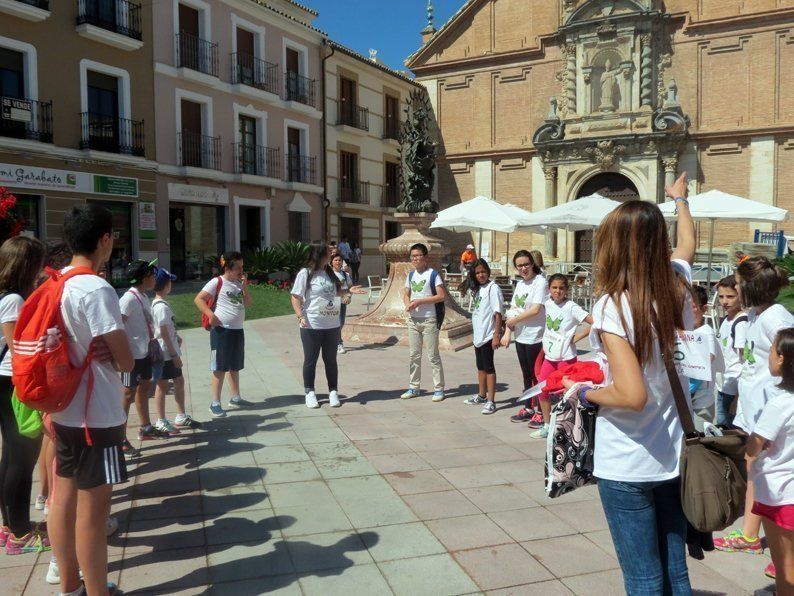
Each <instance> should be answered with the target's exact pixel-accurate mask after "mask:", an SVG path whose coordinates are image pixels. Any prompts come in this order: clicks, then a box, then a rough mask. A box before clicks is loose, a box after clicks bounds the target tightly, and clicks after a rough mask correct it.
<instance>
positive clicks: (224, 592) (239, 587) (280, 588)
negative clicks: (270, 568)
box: [204, 573, 302, 596]
mask: <svg viewBox="0 0 794 596" xmlns="http://www.w3.org/2000/svg"><path fill="white" fill-rule="evenodd" d="M204 594H212V595H213V596H228V595H229V594H234V595H235V596H258V595H259V594H268V596H271V595H274V594H275V595H276V596H301V594H302V592H301V588H300V584H299V583H298V576H297V575H295V574H292V573H290V574H286V575H274V576H272V577H260V578H257V579H248V580H243V581H239V582H224V583H220V584H214V585H211V586H208V589H207V591H206V592H204Z"/></svg>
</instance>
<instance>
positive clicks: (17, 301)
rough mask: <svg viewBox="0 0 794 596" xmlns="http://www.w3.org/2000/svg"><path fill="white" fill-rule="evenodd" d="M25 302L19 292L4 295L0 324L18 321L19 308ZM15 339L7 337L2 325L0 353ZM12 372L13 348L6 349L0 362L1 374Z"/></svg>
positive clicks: (0, 306)
mask: <svg viewBox="0 0 794 596" xmlns="http://www.w3.org/2000/svg"><path fill="white" fill-rule="evenodd" d="M24 302H25V301H24V300H23V299H22V296H20V295H19V294H7V295H6V296H4V297H3V299H2V300H0V324H2V323H14V322H16V320H17V319H18V318H19V310H20V309H21V308H22V305H23V304H24ZM13 341H14V338H13V337H9V338H6V336H5V333H3V329H2V327H0V353H2V351H3V350H5V349H6V345H7V344H8V343H13ZM11 374H12V372H11V350H6V354H5V356H3V362H2V363H0V375H2V376H4V377H10V376H11Z"/></svg>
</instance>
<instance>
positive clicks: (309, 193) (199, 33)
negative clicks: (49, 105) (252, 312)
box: [153, 0, 325, 279]
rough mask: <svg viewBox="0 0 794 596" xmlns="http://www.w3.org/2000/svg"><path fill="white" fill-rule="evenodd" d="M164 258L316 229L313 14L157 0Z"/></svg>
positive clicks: (221, 1)
mask: <svg viewBox="0 0 794 596" xmlns="http://www.w3.org/2000/svg"><path fill="white" fill-rule="evenodd" d="M153 11H154V39H155V42H154V89H155V109H156V111H157V115H158V118H157V134H156V138H157V157H158V162H159V170H158V175H157V194H158V197H159V198H160V200H159V201H158V213H157V219H158V222H160V224H161V226H162V228H161V229H163V231H164V229H165V226H166V225H167V226H168V227H167V229H168V234H165V233H163V234H160V235H159V236H158V238H159V241H158V246H157V249H158V251H159V254H160V257H161V260H162V261H163V262H167V263H169V264H170V267H171V269H172V271H173V272H174V273H175V274H176V275H177V276H179V277H180V278H182V279H197V278H202V277H206V276H207V275H208V274H209V273H210V269H211V267H212V264H211V261H212V258H213V257H216V256H217V255H218V254H219V253H220V252H222V251H223V250H228V249H234V250H243V251H245V250H249V249H255V248H259V247H263V246H268V245H270V244H275V243H277V242H280V241H283V240H303V241H311V240H317V239H319V238H321V237H322V235H323V230H322V220H323V217H322V213H323V202H322V201H323V172H322V112H321V109H322V101H321V88H320V86H321V59H322V47H323V40H324V39H325V35H324V34H323V33H322V32H320V31H319V30H318V29H316V28H314V27H313V26H312V21H313V19H314V18H315V17H316V16H317V13H315V12H313V11H311V10H310V9H308V8H305V7H303V6H301V5H299V4H297V3H294V2H290V1H289V0H273V1H271V2H268V3H257V2H254V1H252V0H206V1H205V0H165V1H163V2H156V3H153Z"/></svg>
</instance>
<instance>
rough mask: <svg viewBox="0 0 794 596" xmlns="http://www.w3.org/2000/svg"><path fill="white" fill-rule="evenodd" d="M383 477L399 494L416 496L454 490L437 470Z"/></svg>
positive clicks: (400, 473) (416, 471) (394, 473)
mask: <svg viewBox="0 0 794 596" xmlns="http://www.w3.org/2000/svg"><path fill="white" fill-rule="evenodd" d="M383 477H384V478H385V479H386V480H387V481H388V482H389V484H391V485H392V487H393V488H394V490H395V491H396V492H397V494H400V495H414V494H418V493H429V492H436V491H442V490H452V489H453V488H454V487H453V486H452V485H451V484H450V483H449V482H448V481H447V480H446V479H445V478H444V477H443V476H442V475H441V474H439V473H438V472H436V471H435V470H414V471H411V472H393V473H391V474H384V475H383Z"/></svg>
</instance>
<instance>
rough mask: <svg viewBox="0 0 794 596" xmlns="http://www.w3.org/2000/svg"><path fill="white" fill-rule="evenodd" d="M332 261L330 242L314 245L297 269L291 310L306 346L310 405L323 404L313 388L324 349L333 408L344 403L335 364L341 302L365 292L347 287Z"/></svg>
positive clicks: (305, 383) (305, 379)
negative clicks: (305, 260)
mask: <svg viewBox="0 0 794 596" xmlns="http://www.w3.org/2000/svg"><path fill="white" fill-rule="evenodd" d="M330 260H331V250H330V249H329V247H328V245H326V244H321V245H317V246H313V247H312V250H311V253H310V255H309V260H308V262H307V263H306V267H304V268H303V269H301V270H300V271H299V272H298V275H297V276H296V277H295V283H294V284H293V286H292V290H291V294H292V309H293V310H294V311H295V316H296V317H298V325H299V328H300V337H301V344H302V345H303V386H304V389H305V391H306V407H307V408H319V407H320V404H319V403H318V401H317V394H316V393H315V391H314V377H315V374H316V371H317V360H318V359H319V357H320V353H321V352H322V355H323V364H324V365H325V378H326V380H327V381H328V401H329V403H330V405H331V407H332V408H338V407H339V406H340V405H341V403H340V401H339V393H338V386H337V383H338V377H339V370H338V368H337V365H336V354H337V350H338V349H339V345H340V343H341V341H342V336H341V321H340V311H341V303H342V299H344V298H346V299H348V300H349V296H350V294H364V293H366V290H364V289H363V288H362V287H361V286H351V287H349V288H347V289H344V288H343V287H342V282H341V281H340V280H339V278H338V277H337V276H336V274H335V273H334V270H333V269H332V268H331V265H330Z"/></svg>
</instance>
